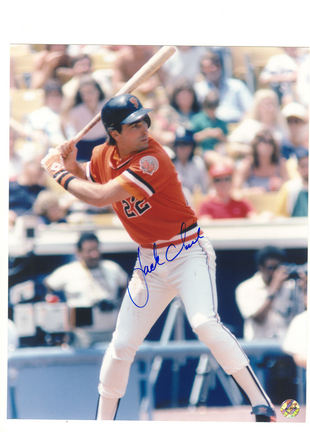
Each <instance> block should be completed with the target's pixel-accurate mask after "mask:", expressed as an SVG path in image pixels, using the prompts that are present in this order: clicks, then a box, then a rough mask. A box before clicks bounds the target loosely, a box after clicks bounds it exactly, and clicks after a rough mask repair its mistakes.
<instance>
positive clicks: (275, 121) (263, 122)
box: [228, 89, 288, 157]
mask: <svg viewBox="0 0 310 432" xmlns="http://www.w3.org/2000/svg"><path fill="white" fill-rule="evenodd" d="M264 129H267V130H269V131H270V132H271V133H272V134H273V136H274V137H275V139H276V140H277V141H279V142H280V143H282V142H283V141H284V140H285V139H287V137H288V130H287V125H286V121H285V119H284V117H283V115H282V113H281V110H280V105H279V102H278V97H277V95H276V93H275V92H274V91H273V90H270V89H260V90H257V91H256V92H255V94H254V100H253V105H252V108H251V109H250V110H249V112H248V114H247V115H246V116H245V118H244V120H242V122H241V123H240V124H239V125H238V126H237V127H236V128H235V129H234V130H233V131H232V132H231V133H230V134H229V136H228V141H229V143H230V144H229V148H230V150H231V151H232V152H233V154H235V155H236V156H241V157H242V156H244V155H246V154H249V153H250V151H251V142H252V140H253V138H254V136H255V135H256V134H257V133H258V132H260V131H261V130H264Z"/></svg>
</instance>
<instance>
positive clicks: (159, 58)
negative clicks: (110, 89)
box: [70, 46, 176, 144]
mask: <svg viewBox="0 0 310 432" xmlns="http://www.w3.org/2000/svg"><path fill="white" fill-rule="evenodd" d="M175 52H176V47H174V46H163V47H162V48H160V49H159V50H158V51H157V52H156V53H155V54H154V55H153V56H152V57H151V58H150V59H149V60H148V61H147V62H146V63H145V64H144V65H143V66H142V67H141V68H140V69H139V70H138V71H137V72H136V73H135V74H134V75H133V76H132V77H131V78H130V79H129V81H127V83H126V84H124V85H123V87H121V89H120V90H119V91H118V92H117V93H116V95H115V96H119V95H121V94H125V93H131V92H132V91H133V90H135V89H136V88H137V87H138V86H139V85H140V84H142V83H143V82H144V81H146V80H147V79H148V78H150V77H151V76H152V75H153V74H154V73H155V72H156V71H157V70H158V69H159V68H160V67H161V66H162V65H163V64H164V63H165V62H166V61H167V60H168V59H169V58H170V57H171V56H172V54H174V53H175ZM100 118H101V112H99V113H98V114H96V115H95V117H94V118H93V119H92V120H91V121H90V122H89V123H87V125H86V126H84V128H83V129H81V130H80V131H79V132H78V133H77V134H76V135H75V136H74V138H72V140H70V141H71V143H72V144H76V143H77V142H78V141H80V140H81V139H82V138H83V136H85V135H86V134H87V132H88V131H90V129H91V128H92V127H94V126H95V124H97V123H98V122H99V120H100Z"/></svg>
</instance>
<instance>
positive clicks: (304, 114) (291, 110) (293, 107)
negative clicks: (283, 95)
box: [282, 102, 308, 121]
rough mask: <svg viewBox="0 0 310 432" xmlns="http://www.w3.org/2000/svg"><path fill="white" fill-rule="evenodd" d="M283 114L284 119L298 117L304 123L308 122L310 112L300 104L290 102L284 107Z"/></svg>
mask: <svg viewBox="0 0 310 432" xmlns="http://www.w3.org/2000/svg"><path fill="white" fill-rule="evenodd" d="M282 114H283V115H284V117H286V118H288V117H296V118H300V119H302V120H304V121H307V120H308V111H307V109H306V108H305V107H304V106H303V105H301V104H300V103H298V102H290V103H288V104H287V105H285V106H284V108H283V109H282Z"/></svg>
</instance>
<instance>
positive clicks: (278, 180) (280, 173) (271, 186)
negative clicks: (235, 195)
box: [234, 130, 288, 193]
mask: <svg viewBox="0 0 310 432" xmlns="http://www.w3.org/2000/svg"><path fill="white" fill-rule="evenodd" d="M251 147H252V151H251V154H250V155H249V156H246V157H245V158H244V159H243V160H242V161H241V162H240V164H239V165H238V166H237V169H236V175H235V180H234V185H235V187H236V188H237V189H240V190H243V191H246V190H247V189H250V190H251V191H252V192H254V191H255V192H257V193H262V192H270V191H278V190H279V189H280V187H281V186H282V184H283V183H284V181H286V180H287V179H288V174H287V169H286V163H285V159H284V158H281V157H280V149H279V145H278V143H277V142H276V140H275V139H274V137H273V135H272V134H271V133H270V132H269V131H268V130H263V131H261V132H258V133H257V134H256V135H255V136H254V139H253V141H252V143H251Z"/></svg>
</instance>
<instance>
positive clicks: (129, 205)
mask: <svg viewBox="0 0 310 432" xmlns="http://www.w3.org/2000/svg"><path fill="white" fill-rule="evenodd" d="M88 177H89V179H91V180H92V181H95V182H97V183H107V182H108V181H109V180H112V179H114V178H117V179H118V181H119V182H120V183H121V185H122V186H123V187H124V189H126V190H127V191H128V199H125V200H122V201H119V202H116V203H114V204H113V208H114V210H115V212H116V213H117V215H118V217H119V219H120V220H121V221H122V223H123V225H124V227H125V229H126V231H127V232H128V234H129V235H130V236H131V238H132V239H133V240H134V241H135V242H137V243H138V244H140V245H142V246H144V247H149V246H150V245H152V244H153V243H154V242H156V244H160V243H161V241H163V240H170V239H172V238H174V239H175V240H177V238H179V233H180V230H181V225H182V223H184V224H185V225H186V227H190V226H193V225H195V224H196V223H197V217H196V215H195V213H194V211H193V210H192V208H191V207H190V206H189V205H188V204H187V202H186V199H185V197H184V194H183V190H182V186H181V183H180V181H179V179H178V176H177V172H176V170H175V167H174V165H173V163H172V162H171V160H170V158H169V156H168V155H167V153H166V151H165V150H164V149H163V148H162V146H161V145H160V144H158V143H157V142H156V141H155V140H154V139H153V138H151V137H149V147H148V148H147V149H145V150H143V151H141V152H137V153H134V154H132V155H129V156H128V157H127V158H126V159H123V160H121V159H120V157H119V153H118V150H117V147H116V146H112V145H108V144H102V145H99V146H97V147H95V148H94V150H93V153H92V158H91V161H90V162H89V165H88ZM195 236H196V237H197V229H196V231H195ZM175 237H177V238H175ZM190 238H194V237H193V232H192V230H191V231H189V232H188V234H187V235H186V240H190ZM162 244H164V242H162ZM175 244H177V242H175Z"/></svg>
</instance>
